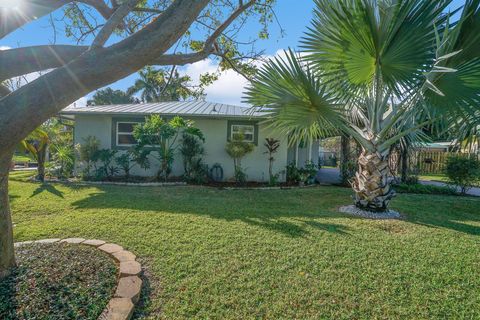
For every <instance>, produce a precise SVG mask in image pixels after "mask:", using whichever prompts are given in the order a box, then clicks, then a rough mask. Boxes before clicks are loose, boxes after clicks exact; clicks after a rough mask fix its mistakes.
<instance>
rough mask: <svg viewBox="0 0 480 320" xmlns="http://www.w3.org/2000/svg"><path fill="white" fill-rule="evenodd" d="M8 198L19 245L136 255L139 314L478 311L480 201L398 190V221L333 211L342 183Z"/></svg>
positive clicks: (33, 189)
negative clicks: (72, 244)
mask: <svg viewBox="0 0 480 320" xmlns="http://www.w3.org/2000/svg"><path fill="white" fill-rule="evenodd" d="M10 194H11V202H12V209H13V220H14V223H15V224H16V226H15V228H14V230H15V238H16V240H17V241H23V240H31V239H40V238H51V237H84V238H99V239H104V240H108V241H111V242H114V243H118V244H120V245H122V246H124V247H125V248H127V249H128V250H131V251H132V252H134V253H135V254H137V256H139V257H141V259H140V260H141V262H142V264H144V265H145V266H146V267H147V272H146V273H147V280H148V281H146V288H145V290H144V291H145V292H144V293H145V295H144V297H146V298H144V299H143V301H142V303H141V305H140V308H139V311H138V312H137V314H136V317H137V318H150V319H293V318H297V319H327V318H328V319H352V318H354V319H375V318H377V319H380V318H381V319H385V318H388V319H407V318H410V319H413V318H415V319H418V318H437V319H438V318H442V319H478V318H480V294H479V290H480V210H479V208H480V198H474V197H464V198H462V197H454V196H434V195H411V194H401V195H399V196H398V197H397V198H396V199H395V200H394V202H393V208H394V209H396V210H399V211H401V212H402V213H403V214H405V216H406V219H405V220H404V221H373V220H363V219H358V218H353V217H349V216H345V215H342V214H339V213H337V211H336V209H337V207H339V206H340V205H343V204H348V203H349V202H350V190H349V189H344V188H337V187H318V188H308V189H302V190H269V191H267V190H262V191H248V190H241V191H226V190H218V189H213V188H204V187H171V188H142V187H117V186H101V187H82V186H76V187H73V186H66V185H59V184H55V185H43V186H42V185H40V184H33V183H27V182H20V181H12V182H11V189H10Z"/></svg>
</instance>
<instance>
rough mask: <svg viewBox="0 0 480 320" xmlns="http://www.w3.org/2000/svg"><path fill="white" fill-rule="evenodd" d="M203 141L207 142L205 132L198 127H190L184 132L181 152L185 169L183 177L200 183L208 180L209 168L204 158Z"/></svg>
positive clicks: (188, 180)
mask: <svg viewBox="0 0 480 320" xmlns="http://www.w3.org/2000/svg"><path fill="white" fill-rule="evenodd" d="M203 142H205V138H204V136H203V133H202V132H201V131H200V130H199V129H197V128H189V129H187V130H185V131H184V132H183V134H182V144H181V146H180V154H181V155H182V158H183V167H184V171H185V172H184V175H183V177H184V179H185V180H186V181H187V182H192V183H198V184H200V183H205V182H207V177H208V168H207V165H206V164H204V163H203V159H202V156H203V155H204V154H205V149H204V148H203Z"/></svg>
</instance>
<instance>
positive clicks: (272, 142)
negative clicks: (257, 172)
mask: <svg viewBox="0 0 480 320" xmlns="http://www.w3.org/2000/svg"><path fill="white" fill-rule="evenodd" d="M264 146H265V148H266V149H267V151H265V152H264V153H265V154H268V176H269V184H270V185H272V186H273V185H276V184H277V183H278V176H279V175H278V174H276V175H275V174H273V162H274V161H275V157H274V154H275V153H277V152H278V148H280V141H279V140H277V139H273V138H266V139H265V143H264Z"/></svg>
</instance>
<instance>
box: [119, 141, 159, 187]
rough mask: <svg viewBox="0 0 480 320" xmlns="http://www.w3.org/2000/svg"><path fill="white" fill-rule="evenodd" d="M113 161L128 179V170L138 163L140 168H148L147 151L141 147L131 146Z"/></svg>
mask: <svg viewBox="0 0 480 320" xmlns="http://www.w3.org/2000/svg"><path fill="white" fill-rule="evenodd" d="M115 163H116V164H117V165H118V166H119V167H120V169H121V170H122V171H123V172H124V173H125V178H126V179H127V180H128V179H130V171H131V170H132V169H133V168H134V167H135V166H136V165H139V166H140V168H142V169H144V170H147V169H148V168H150V161H149V160H148V152H147V151H146V150H145V149H144V148H142V147H136V148H131V149H129V150H128V151H127V152H125V153H123V154H121V155H119V156H118V157H116V158H115Z"/></svg>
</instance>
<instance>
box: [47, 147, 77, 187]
mask: <svg viewBox="0 0 480 320" xmlns="http://www.w3.org/2000/svg"><path fill="white" fill-rule="evenodd" d="M51 150H52V161H51V162H50V163H49V165H48V169H49V174H50V175H52V176H56V177H58V178H60V179H65V178H69V177H70V176H71V175H72V173H73V167H74V163H75V152H74V150H73V147H72V146H71V145H66V144H53V145H52V148H51Z"/></svg>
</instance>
